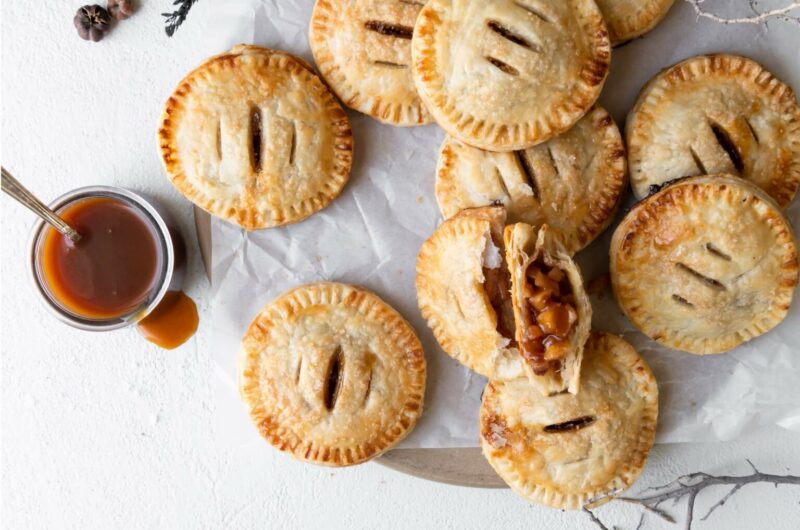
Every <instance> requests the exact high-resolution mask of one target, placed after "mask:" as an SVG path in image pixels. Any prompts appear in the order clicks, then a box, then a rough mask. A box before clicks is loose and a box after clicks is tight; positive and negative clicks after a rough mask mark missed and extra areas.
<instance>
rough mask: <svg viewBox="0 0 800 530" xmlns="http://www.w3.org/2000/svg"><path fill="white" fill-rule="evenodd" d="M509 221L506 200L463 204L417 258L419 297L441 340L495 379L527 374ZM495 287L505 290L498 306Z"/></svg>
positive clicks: (500, 291) (499, 291)
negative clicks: (506, 236)
mask: <svg viewBox="0 0 800 530" xmlns="http://www.w3.org/2000/svg"><path fill="white" fill-rule="evenodd" d="M504 225H505V209H504V208H503V207H501V206H488V207H484V208H474V209H470V210H464V211H463V212H461V213H460V214H458V215H456V216H454V217H452V218H451V219H449V220H447V221H445V222H444V223H443V224H442V225H441V226H440V227H439V228H438V229H437V230H436V232H434V233H433V235H432V236H431V237H430V238H429V239H428V240H427V241H425V243H424V244H423V245H422V248H421V249H420V252H419V256H418V258H417V279H416V286H417V301H418V303H419V308H420V311H421V312H422V316H423V317H424V318H425V319H426V320H427V321H428V325H429V326H430V328H431V329H432V330H433V334H434V335H435V336H436V340H438V341H439V344H440V345H441V346H442V349H443V350H444V351H445V352H447V354H448V355H450V356H451V357H453V358H454V359H456V360H458V361H459V362H461V363H462V364H464V365H465V366H467V367H468V368H470V369H472V370H474V371H476V372H478V373H479V374H481V375H484V376H487V377H490V378H493V379H513V378H516V377H524V376H525V371H524V367H523V362H522V357H520V355H519V351H518V350H517V348H516V347H515V345H514V321H513V318H514V317H513V309H512V308H511V295H510V293H509V292H508V290H509V286H508V271H507V269H506V265H505V259H504V256H503V252H502V246H503V227H504ZM489 281H495V282H497V281H505V282H506V286H505V287H500V286H498V285H489V284H488V282H489ZM490 291H495V292H496V293H497V294H499V295H502V294H503V293H505V301H504V302H503V303H500V304H497V305H498V307H497V308H495V307H493V301H492V299H491V298H490V296H489V292H490ZM500 330H503V333H501V331H500Z"/></svg>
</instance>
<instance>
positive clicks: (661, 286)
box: [611, 175, 798, 355]
mask: <svg viewBox="0 0 800 530" xmlns="http://www.w3.org/2000/svg"><path fill="white" fill-rule="evenodd" d="M611 280H612V285H613V288H614V292H615V294H616V297H617V301H618V302H619V305H620V306H621V307H622V310H623V311H624V312H625V314H626V315H627V316H628V318H629V319H630V320H631V322H633V324H634V325H635V326H636V327H638V328H639V329H640V330H641V331H642V333H644V334H645V335H647V336H648V337H650V338H652V339H653V340H655V341H657V342H660V343H661V344H664V345H666V346H669V347H671V348H675V349H678V350H683V351H687V352H690V353H695V354H700V355H703V354H709V353H721V352H725V351H728V350H730V349H733V348H734V347H736V346H738V345H739V344H741V343H743V342H745V341H747V340H750V339H752V338H754V337H757V336H759V335H761V334H763V333H766V332H767V331H769V330H770V329H772V328H774V327H775V326H777V325H778V324H779V323H780V322H781V321H782V320H783V319H784V318H785V317H786V314H787V313H788V312H789V306H790V305H791V302H792V297H793V294H794V290H795V287H796V286H797V281H798V261H797V245H796V243H795V237H794V234H793V232H792V227H791V226H790V224H789V222H788V221H787V220H786V218H785V217H784V216H783V214H782V213H781V209H780V208H779V207H778V205H777V204H776V203H775V201H773V200H772V199H771V198H770V197H769V195H767V194H766V193H765V192H764V191H763V190H762V189H761V188H759V187H757V186H755V185H754V184H752V183H750V182H748V181H746V180H743V179H740V178H737V177H733V176H724V175H717V176H706V177H691V178H686V179H683V180H680V181H678V182H676V183H674V184H671V185H668V186H667V187H665V188H664V189H662V190H661V191H659V192H658V193H656V194H654V195H651V196H650V197H648V198H647V199H645V200H643V201H641V202H640V203H638V204H637V205H636V206H635V207H634V208H633V209H632V210H631V211H630V212H629V213H628V215H626V216H625V219H623V221H622V222H621V223H620V225H619V226H618V227H617V229H616V231H615V232H614V237H613V239H612V241H611Z"/></svg>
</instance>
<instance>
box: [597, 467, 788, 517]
mask: <svg viewBox="0 0 800 530" xmlns="http://www.w3.org/2000/svg"><path fill="white" fill-rule="evenodd" d="M747 463H748V464H750V467H751V468H752V469H753V473H752V474H750V475H744V476H730V475H720V476H715V475H709V474H708V473H704V472H697V473H690V474H688V475H684V476H681V477H678V478H677V479H675V480H673V481H672V482H670V483H669V484H664V485H663V486H657V487H651V488H647V489H646V490H645V491H646V492H652V493H649V494H648V495H645V496H643V497H615V496H616V495H617V494H618V493H619V491H613V492H609V493H607V494H605V495H600V496H598V497H595V498H593V499H591V500H590V501H589V502H587V503H586V505H584V507H583V511H584V512H586V513H587V514H589V516H590V517H591V518H592V522H594V523H595V524H596V525H598V527H599V528H600V529H601V530H608V528H607V527H605V526H603V523H602V522H601V521H600V519H598V518H597V516H595V515H594V513H592V511H591V510H590V509H589V506H591V505H593V504H594V503H596V502H598V501H601V500H605V499H608V498H612V497H613V498H615V499H616V500H618V501H622V502H628V503H631V504H636V505H638V506H640V507H641V508H642V509H644V510H646V511H648V512H651V513H654V514H656V515H658V516H659V517H661V518H662V519H664V520H666V521H669V522H672V523H674V522H675V519H674V518H673V517H672V516H671V515H670V514H668V513H667V512H666V511H664V510H662V509H660V508H658V506H659V505H660V504H662V503H664V502H666V501H669V500H671V501H673V504H675V503H677V502H678V501H680V500H682V499H684V498H686V500H687V503H686V504H687V510H686V523H685V528H686V529H687V530H691V528H692V523H693V522H694V507H695V500H696V498H697V495H699V494H700V492H701V491H703V490H705V489H706V488H709V487H711V486H732V487H731V489H730V491H729V492H728V493H727V494H726V495H725V496H724V497H722V499H720V500H719V501H718V502H717V503H716V504H714V505H713V506H712V507H711V508H710V509H709V510H708V513H706V514H705V515H704V516H703V518H702V520H703V521H705V520H706V519H708V517H709V516H710V515H711V514H712V513H713V512H714V511H715V510H716V509H717V508H719V507H720V506H723V505H724V504H725V503H726V502H727V501H728V499H730V498H731V497H732V496H733V495H735V494H736V493H737V492H738V491H739V490H741V489H742V488H743V487H744V486H746V485H748V484H755V483H767V484H773V485H774V486H775V487H778V486H779V485H790V486H800V476H792V475H772V474H769V473H762V472H760V471H759V470H758V468H756V466H755V465H753V463H752V462H751V461H749V460H748V461H747ZM642 516H643V517H644V513H643V514H642ZM643 520H644V519H643V518H642V519H640V520H639V527H638V528H641V527H642V524H643Z"/></svg>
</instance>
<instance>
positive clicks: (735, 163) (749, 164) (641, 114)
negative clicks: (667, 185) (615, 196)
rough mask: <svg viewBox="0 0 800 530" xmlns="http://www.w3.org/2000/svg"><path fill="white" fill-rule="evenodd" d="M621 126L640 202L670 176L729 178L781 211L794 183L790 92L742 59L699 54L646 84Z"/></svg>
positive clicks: (797, 132)
mask: <svg viewBox="0 0 800 530" xmlns="http://www.w3.org/2000/svg"><path fill="white" fill-rule="evenodd" d="M626 127H627V138H628V163H629V165H630V171H631V184H632V185H633V190H634V192H635V193H636V196H637V197H639V198H642V197H646V196H647V194H648V193H649V192H650V188H651V186H653V185H659V184H662V183H664V182H666V181H669V180H672V179H676V178H681V177H686V176H695V175H706V174H715V173H728V174H732V175H738V176H740V177H743V178H745V179H747V180H749V181H751V182H753V183H754V184H756V185H757V186H760V187H761V188H763V189H764V190H765V191H766V192H767V193H769V194H770V195H771V196H772V197H773V198H774V199H775V200H776V201H777V202H778V205H780V206H781V207H782V208H783V207H786V205H788V204H789V202H791V200H792V198H793V197H794V196H795V193H796V192H797V187H798V184H800V106H798V103H797V99H796V97H795V94H794V92H793V91H792V89H791V88H790V87H788V86H787V85H785V84H784V83H782V82H781V81H779V80H778V79H776V78H775V77H774V76H773V75H772V74H770V73H769V72H767V71H766V70H765V69H764V68H762V67H761V66H760V65H759V64H758V63H756V62H754V61H752V60H750V59H746V58H744V57H737V56H735V55H704V56H700V57H693V58H691V59H687V60H685V61H683V62H682V63H679V64H677V65H675V66H672V67H670V68H667V69H666V70H664V71H663V72H661V73H660V74H659V75H657V76H656V77H655V78H653V79H652V80H651V81H650V82H649V83H648V84H647V85H646V86H645V87H644V89H643V90H642V93H641V94H640V95H639V98H638V100H637V101H636V104H635V106H634V108H633V110H631V112H630V114H629V115H628V121H627V126H626Z"/></svg>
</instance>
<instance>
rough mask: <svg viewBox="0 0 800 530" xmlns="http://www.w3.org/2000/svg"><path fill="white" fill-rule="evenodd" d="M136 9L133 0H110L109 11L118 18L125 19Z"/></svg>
mask: <svg viewBox="0 0 800 530" xmlns="http://www.w3.org/2000/svg"><path fill="white" fill-rule="evenodd" d="M134 9H135V7H134V5H133V0H108V12H109V13H110V14H111V16H112V17H114V18H116V19H117V20H125V19H126V18H128V17H129V16H131V15H132V14H133V11H134Z"/></svg>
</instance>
